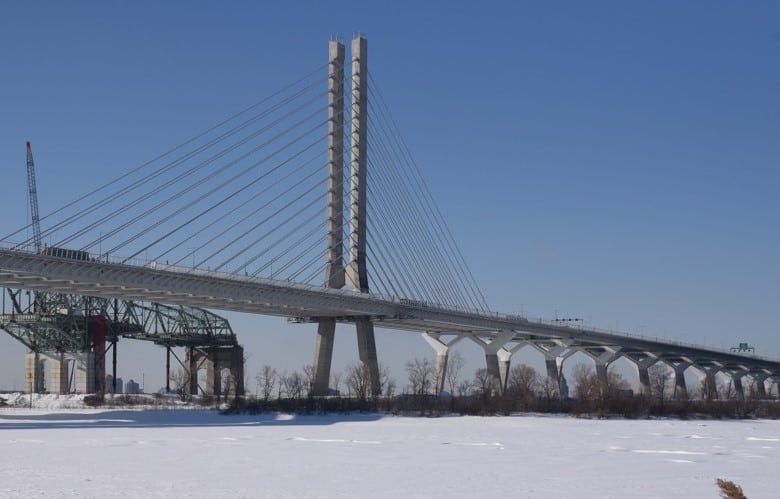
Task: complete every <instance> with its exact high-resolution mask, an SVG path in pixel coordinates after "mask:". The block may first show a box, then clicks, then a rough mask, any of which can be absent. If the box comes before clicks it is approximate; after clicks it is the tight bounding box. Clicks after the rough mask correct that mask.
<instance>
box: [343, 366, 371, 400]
mask: <svg viewBox="0 0 780 499" xmlns="http://www.w3.org/2000/svg"><path fill="white" fill-rule="evenodd" d="M346 383H347V387H348V389H349V393H350V396H351V395H352V394H353V393H354V395H355V396H356V397H357V398H359V399H360V400H367V399H368V396H369V395H370V393H371V373H370V372H369V369H368V366H367V365H365V364H363V363H362V362H361V363H358V364H352V365H351V366H349V367H348V368H347V379H346Z"/></svg>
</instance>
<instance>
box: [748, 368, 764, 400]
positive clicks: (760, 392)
mask: <svg viewBox="0 0 780 499" xmlns="http://www.w3.org/2000/svg"><path fill="white" fill-rule="evenodd" d="M749 376H750V397H751V398H758V399H765V398H766V395H767V393H766V380H767V378H769V374H767V373H763V372H761V373H752V374H750V375H749Z"/></svg>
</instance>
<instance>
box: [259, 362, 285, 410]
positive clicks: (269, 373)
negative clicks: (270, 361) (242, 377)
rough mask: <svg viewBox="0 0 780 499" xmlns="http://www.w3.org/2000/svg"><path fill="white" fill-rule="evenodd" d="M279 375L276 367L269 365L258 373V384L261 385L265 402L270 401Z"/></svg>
mask: <svg viewBox="0 0 780 499" xmlns="http://www.w3.org/2000/svg"><path fill="white" fill-rule="evenodd" d="M278 376H279V375H278V374H277V373H276V369H274V368H273V367H271V366H269V365H265V366H263V369H262V370H261V371H260V374H258V375H257V378H255V379H257V384H258V386H259V387H260V391H261V392H262V395H263V400H264V401H265V402H268V399H270V398H271V393H273V391H274V386H275V385H276V381H277V379H278Z"/></svg>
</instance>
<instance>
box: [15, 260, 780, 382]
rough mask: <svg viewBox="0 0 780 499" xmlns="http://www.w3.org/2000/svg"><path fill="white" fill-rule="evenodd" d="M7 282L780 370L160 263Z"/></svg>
mask: <svg viewBox="0 0 780 499" xmlns="http://www.w3.org/2000/svg"><path fill="white" fill-rule="evenodd" d="M0 285H3V286H8V287H17V288H24V289H47V290H54V291H60V292H66V293H76V294H83V295H90V296H102V297H108V298H114V297H117V298H124V299H133V300H147V301H154V302H159V303H169V304H175V305H187V306H192V307H203V308H213V309H219V310H231V311H237V312H249V313H256V314H264V315H275V316H282V317H288V318H290V319H292V320H293V321H298V322H302V321H311V320H316V318H318V317H335V318H336V319H337V320H340V321H343V322H350V321H352V320H354V318H355V317H370V318H371V319H372V320H373V321H375V322H376V324H377V326H379V327H385V328H390V329H395V330H406V331H421V332H422V331H427V332H440V333H448V334H469V335H475V336H480V337H483V338H490V337H494V336H497V335H498V334H499V333H501V332H504V331H513V332H514V333H515V335H514V337H513V339H514V340H515V341H524V340H529V339H536V340H539V339H550V340H559V341H561V342H564V343H565V344H567V345H571V346H588V345H594V346H602V347H603V346H608V347H612V348H613V349H614V350H617V351H619V352H622V353H624V354H635V355H653V356H664V357H670V356H678V357H680V358H683V359H690V362H699V361H704V360H706V361H707V362H718V363H721V364H723V365H724V366H731V368H744V369H746V370H757V369H758V370H767V371H772V372H780V360H776V359H769V358H764V357H758V356H755V355H745V354H740V353H734V352H728V351H722V350H717V349H712V348H706V347H701V346H696V345H686V344H682V343H677V342H671V341H662V340H653V339H649V338H641V337H635V336H629V335H622V334H615V333H608V332H604V331H599V330H595V329H591V328H575V327H568V326H562V325H558V324H549V323H544V322H534V321H530V320H528V319H526V318H523V317H519V316H511V315H501V314H493V313H483V312H475V311H468V310H453V309H447V308H443V307H438V306H434V305H427V304H423V303H419V302H416V301H409V300H403V299H398V298H387V297H377V296H372V295H366V294H361V293H357V292H352V291H346V290H334V289H327V288H324V287H323V288H320V287H313V286H303V285H298V284H294V283H290V282H286V281H272V280H268V279H260V278H250V277H244V276H241V275H234V274H224V273H217V272H209V271H202V270H196V269H184V268H177V267H172V266H167V265H160V264H156V263H154V262H151V263H148V264H146V265H144V266H139V265H127V264H120V263H110V262H97V261H88V260H74V259H67V258H59V257H55V256H50V255H40V254H33V253H28V252H24V251H18V250H10V249H0Z"/></svg>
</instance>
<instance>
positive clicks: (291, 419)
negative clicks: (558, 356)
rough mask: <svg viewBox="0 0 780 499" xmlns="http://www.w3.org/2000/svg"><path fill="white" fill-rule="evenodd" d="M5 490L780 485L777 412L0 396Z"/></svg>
mask: <svg viewBox="0 0 780 499" xmlns="http://www.w3.org/2000/svg"><path fill="white" fill-rule="evenodd" d="M0 448H1V449H2V454H1V455H0V497H4V498H17V497H18V498H38V497H46V498H49V497H96V498H104V497H132V498H153V497H160V498H163V497H164V498H178V497H207V498H237V497H268V498H284V497H291V498H292V497H294V498H323V497H365V498H394V499H398V498H423V497H447V498H477V497H480V498H481V497H485V498H490V497H513V498H515V497H517V498H520V497H529V498H545V497H553V498H569V497H587V498H593V497H615V498H624V497H659V498H669V497H685V498H693V497H702V498H704V497H706V498H715V497H718V490H717V488H716V486H715V479H716V478H718V477H723V478H727V479H730V480H733V481H735V482H736V483H738V484H740V485H741V486H742V487H743V489H744V491H745V493H746V494H747V496H748V497H750V498H751V499H755V498H761V497H766V498H770V497H772V498H774V497H778V496H779V493H778V479H777V476H776V475H775V472H776V465H777V462H778V458H780V422H778V421H679V420H638V421H631V420H587V419H574V418H568V417H539V416H513V417H488V418H479V417H443V418H416V417H392V416H382V415H365V414H355V415H340V416H290V415H275V414H265V415H258V416H248V415H240V416H222V415H219V414H218V413H217V412H216V411H205V410H190V411H182V410H156V411H153V410H144V411H133V410H108V411H107V410H86V409H80V410H68V411H64V410H60V411H51V410H35V409H32V410H30V409H20V408H5V409H0Z"/></svg>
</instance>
